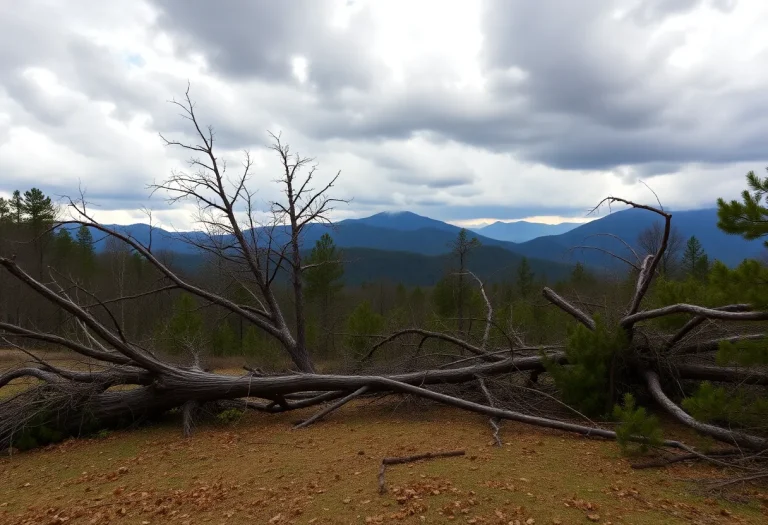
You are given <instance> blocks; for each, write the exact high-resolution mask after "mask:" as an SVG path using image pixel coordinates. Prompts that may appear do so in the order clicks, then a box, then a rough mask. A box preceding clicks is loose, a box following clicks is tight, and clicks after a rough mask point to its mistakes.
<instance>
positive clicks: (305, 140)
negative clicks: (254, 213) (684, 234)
mask: <svg viewBox="0 0 768 525" xmlns="http://www.w3.org/2000/svg"><path fill="white" fill-rule="evenodd" d="M767 25H768V2H766V1H765V0H615V1H610V0H580V1H578V2H575V1H574V2H570V1H568V2H566V1H562V0H537V1H535V2H533V1H530V0H485V1H471V0H461V1H459V0H456V1H446V0H430V1H427V0H408V1H400V0H386V1H384V0H379V1H363V0H329V1H323V0H286V1H267V0H261V1H258V0H255V1H251V2H241V1H217V2H213V1H206V0H165V1H162V0H111V1H110V2H103V1H98V0H68V1H67V2H62V1H58V0H26V1H24V2H13V1H11V0H5V1H2V2H0V194H3V195H7V194H9V193H10V192H11V191H13V190H14V189H16V188H18V189H21V190H25V189H27V188H29V187H31V186H38V187H41V188H42V189H43V190H44V191H46V192H48V193H50V194H52V195H73V194H75V193H77V190H78V186H82V187H83V188H85V190H86V192H87V197H88V200H89V201H91V202H92V203H94V206H96V207H95V209H96V210H97V213H98V215H99V217H100V218H101V219H102V220H105V221H108V222H121V223H130V222H137V221H139V220H142V219H143V216H142V215H141V213H140V212H138V209H139V208H140V207H142V206H148V207H150V208H153V209H155V210H156V211H155V215H154V216H155V218H159V219H160V221H161V223H163V224H166V225H172V226H175V227H177V228H182V229H183V228H186V227H188V226H189V224H190V223H189V221H190V214H189V209H185V208H183V207H181V206H176V207H174V208H169V207H168V205H167V204H166V203H165V202H164V201H163V199H162V198H161V197H158V196H155V197H154V198H152V199H149V200H148V194H149V192H148V190H147V185H149V184H151V183H152V182H153V181H161V180H162V179H163V178H165V177H167V176H168V174H169V173H170V172H171V170H173V169H174V168H180V167H182V168H183V167H184V160H185V159H186V155H184V154H183V152H180V151H177V150H174V149H169V148H167V147H165V146H163V143H162V141H161V140H160V139H159V137H158V132H162V133H163V134H165V135H168V136H170V137H173V138H178V139H182V140H184V139H189V137H190V129H189V127H188V126H187V122H185V121H184V120H182V119H181V118H179V116H178V112H177V111H176V109H175V108H174V107H173V106H172V105H170V104H169V103H168V102H167V101H168V100H169V99H171V98H174V97H176V98H178V97H179V96H183V94H184V91H185V89H186V87H187V82H188V81H189V82H190V83H191V95H192V97H193V98H194V100H195V101H196V103H197V109H198V112H199V115H200V117H201V119H202V120H203V121H204V122H205V123H206V124H211V125H213V126H214V127H215V129H216V131H217V139H218V141H219V147H220V156H221V157H223V158H226V159H228V160H229V166H230V169H233V170H234V169H236V168H237V166H238V165H239V162H240V161H241V159H242V152H243V150H245V149H248V150H250V151H251V153H252V154H253V155H254V157H255V160H256V175H255V177H254V179H253V184H254V189H258V191H259V193H258V195H259V196H260V197H261V198H262V199H263V200H264V201H265V202H266V201H268V200H270V199H272V198H274V196H275V195H277V192H278V191H279V190H278V188H277V187H276V186H275V185H274V183H273V182H272V181H273V180H274V179H275V178H276V175H277V172H276V165H275V159H274V157H273V155H270V153H269V152H268V150H266V148H265V146H266V145H267V144H268V141H269V137H268V135H267V131H268V130H270V131H274V132H282V134H283V137H284V138H285V139H286V140H287V141H288V142H289V143H290V144H291V145H292V147H293V149H294V150H296V151H299V152H300V153H302V154H305V155H308V156H312V157H315V158H316V159H317V161H318V162H319V164H320V172H319V173H320V176H321V177H330V176H332V175H333V174H335V173H336V172H337V171H338V170H341V177H340V179H339V184H338V186H337V188H336V192H335V194H334V196H336V197H339V198H347V199H348V198H352V199H353V200H352V202H350V204H349V205H347V206H342V207H341V208H339V209H338V210H337V211H336V218H337V219H341V218H346V217H359V216H365V215H369V214H372V213H376V212H379V211H388V210H389V211H395V210H410V211H414V212H417V213H420V214H424V215H428V216H430V217H434V218H437V219H441V220H447V221H453V222H456V223H462V224H467V223H469V222H471V221H479V220H483V219H520V218H526V217H553V216H554V217H567V218H579V217H584V215H585V211H586V210H588V209H589V208H590V207H591V206H593V205H594V204H595V203H597V201H599V200H600V199H601V198H602V197H604V196H606V195H609V194H613V195H621V196H625V197H628V198H632V199H637V200H641V201H651V200H653V196H652V195H651V193H650V192H649V190H648V189H647V188H646V187H645V186H644V185H643V184H642V183H640V182H639V181H643V182H644V183H646V184H648V185H649V186H650V187H651V188H653V190H655V191H656V193H658V195H659V197H660V198H661V199H662V201H663V203H664V204H665V205H666V206H667V207H669V208H672V209H692V208H702V207H713V206H714V201H715V199H716V198H717V197H719V196H724V197H736V196H737V195H738V193H739V192H740V190H741V189H742V187H743V185H744V175H745V173H746V172H747V171H749V170H756V171H757V170H760V171H762V170H763V168H764V167H765V166H768V96H767V95H768V91H767V90H766V88H768V31H766V30H765V27H766V26H767Z"/></svg>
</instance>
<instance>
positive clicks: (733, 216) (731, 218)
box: [717, 171, 768, 246]
mask: <svg viewBox="0 0 768 525" xmlns="http://www.w3.org/2000/svg"><path fill="white" fill-rule="evenodd" d="M747 186H748V187H749V189H746V190H744V191H743V192H742V193H741V202H739V201H737V200H732V201H730V202H726V201H725V200H724V199H722V198H720V199H717V218H718V223H717V226H718V227H719V228H720V229H721V230H723V231H724V232H725V233H730V234H733V235H741V236H742V237H744V238H745V239H749V240H754V239H759V238H761V237H765V236H766V235H768V207H766V206H765V205H764V204H763V200H764V197H765V196H766V195H767V194H768V177H766V178H764V179H760V177H758V176H757V175H755V172H754V171H750V172H749V173H747ZM750 190H752V192H751V193H750ZM766 204H768V202H766ZM765 245H766V246H768V241H766V242H765Z"/></svg>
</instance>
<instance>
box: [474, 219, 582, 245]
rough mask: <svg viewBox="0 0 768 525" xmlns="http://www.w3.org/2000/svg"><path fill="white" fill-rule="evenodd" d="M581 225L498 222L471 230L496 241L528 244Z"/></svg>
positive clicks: (571, 223) (568, 223)
mask: <svg viewBox="0 0 768 525" xmlns="http://www.w3.org/2000/svg"><path fill="white" fill-rule="evenodd" d="M579 226H580V224H579V223H573V222H564V223H561V224H544V223H540V222H528V221H516V222H502V221H496V222H494V223H493V224H488V225H486V226H480V227H476V228H471V230H472V231H474V232H476V233H479V234H481V235H485V236H486V237H490V238H491V239H496V240H499V241H509V242H516V243H521V242H526V241H530V240H532V239H536V238H538V237H544V236H545V235H559V234H561V233H566V232H569V231H571V230H573V229H574V228H577V227H579Z"/></svg>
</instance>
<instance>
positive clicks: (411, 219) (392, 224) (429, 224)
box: [338, 211, 493, 238]
mask: <svg viewBox="0 0 768 525" xmlns="http://www.w3.org/2000/svg"><path fill="white" fill-rule="evenodd" d="M349 223H356V224H365V225H367V226H375V227H377V228H387V229H390V230H398V231H414V230H421V229H424V228H433V229H436V230H444V231H450V232H453V231H458V230H459V228H458V227H457V226H453V225H451V224H447V223H445V222H442V221H438V220H435V219H430V218H429V217H424V216H422V215H417V214H415V213H413V212H410V211H398V212H382V213H377V214H376V215H371V216H370V217H364V218H362V219H347V220H344V221H340V222H339V223H338V224H339V226H341V225H345V224H349ZM488 237H492V236H490V235H488ZM492 238H493V237H492Z"/></svg>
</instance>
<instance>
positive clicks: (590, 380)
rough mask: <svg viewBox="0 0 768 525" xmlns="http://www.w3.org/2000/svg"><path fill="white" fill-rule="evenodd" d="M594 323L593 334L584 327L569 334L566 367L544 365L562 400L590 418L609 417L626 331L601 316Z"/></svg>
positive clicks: (547, 361)
mask: <svg viewBox="0 0 768 525" xmlns="http://www.w3.org/2000/svg"><path fill="white" fill-rule="evenodd" d="M595 323H596V327H595V330H594V331H593V330H590V329H589V328H587V327H586V326H584V325H581V324H578V325H576V326H575V327H573V328H572V329H570V330H569V335H568V339H567V341H566V346H565V355H566V357H567V358H568V366H567V367H565V366H562V365H559V364H558V363H555V362H553V361H550V360H547V359H545V361H544V366H545V367H546V369H547V371H548V372H549V373H550V374H552V377H553V378H554V380H555V384H556V385H557V387H558V388H559V389H560V391H561V393H562V396H563V400H564V401H565V402H566V403H568V404H569V405H571V406H573V407H575V408H577V409H578V410H580V411H582V412H584V413H585V414H587V415H600V414H606V413H607V412H608V411H609V410H610V406H611V405H610V402H611V398H612V395H613V393H612V392H611V381H610V374H611V368H612V367H613V366H614V360H615V357H616V354H617V353H618V352H621V351H622V350H624V349H625V348H627V346H628V342H627V337H626V334H625V333H624V331H623V330H621V329H619V328H618V327H609V326H607V325H606V324H605V323H603V322H602V320H601V318H600V317H599V316H595ZM615 372H616V371H614V373H615Z"/></svg>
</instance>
